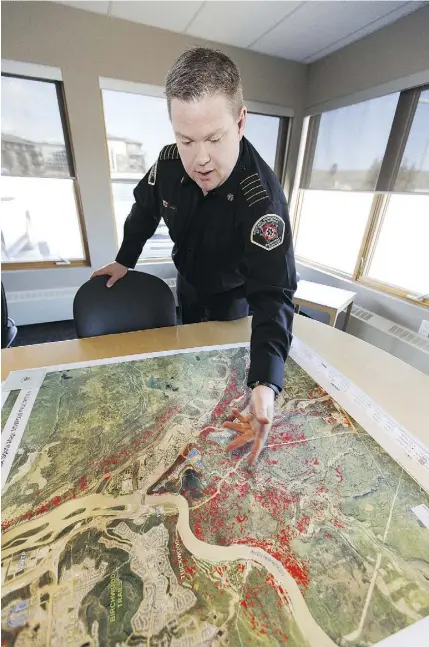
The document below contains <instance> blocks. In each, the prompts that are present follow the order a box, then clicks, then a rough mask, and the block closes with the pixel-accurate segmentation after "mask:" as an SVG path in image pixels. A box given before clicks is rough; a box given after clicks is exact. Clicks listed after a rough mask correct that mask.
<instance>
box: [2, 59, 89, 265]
mask: <svg viewBox="0 0 429 647" xmlns="http://www.w3.org/2000/svg"><path fill="white" fill-rule="evenodd" d="M2 67H3V68H5V69H4V71H3V70H2V73H1V76H2V77H3V76H4V77H7V78H18V79H24V80H28V81H39V82H41V83H51V84H53V85H54V86H55V91H56V96H57V102H58V109H59V113H60V120H61V126H62V130H63V135H64V144H65V149H66V156H67V163H68V166H69V170H70V177H68V178H64V177H63V176H55V175H52V176H49V179H53V180H65V179H69V180H71V181H72V183H73V194H74V199H75V204H76V216H77V222H78V226H79V232H80V237H81V241H82V249H83V254H84V258H82V259H59V260H58V261H54V260H52V261H50V260H43V261H27V262H26V261H13V262H8V261H4V260H2V262H1V269H2V271H5V272H11V271H16V270H36V269H52V268H68V267H89V266H90V265H91V262H90V255H89V246H88V237H87V232H86V227H85V220H84V216H83V205H82V199H81V195H80V190H79V183H78V179H77V174H76V170H75V168H76V167H75V159H74V150H73V143H72V139H71V131H70V122H69V118H68V112H67V102H66V97H65V92H64V84H63V81H62V76H61V72H60V70H57V69H56V68H49V67H46V76H45V75H44V71H45V68H44V66H41V65H32V64H26V63H19V62H16V61H2ZM14 177H19V178H21V179H25V178H26V176H14ZM32 177H33V176H32ZM34 177H35V178H36V179H44V178H37V176H34Z"/></svg>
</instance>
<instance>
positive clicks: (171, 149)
mask: <svg viewBox="0 0 429 647" xmlns="http://www.w3.org/2000/svg"><path fill="white" fill-rule="evenodd" d="M158 159H160V160H178V159H180V155H179V149H178V148H177V144H169V145H168V146H164V148H163V149H162V151H161V152H160V154H159V158H158Z"/></svg>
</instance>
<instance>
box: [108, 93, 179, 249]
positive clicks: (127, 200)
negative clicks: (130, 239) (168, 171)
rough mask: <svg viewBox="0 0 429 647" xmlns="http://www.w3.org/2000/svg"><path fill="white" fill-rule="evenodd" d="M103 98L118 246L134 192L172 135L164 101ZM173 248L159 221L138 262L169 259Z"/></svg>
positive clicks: (133, 96) (123, 95)
mask: <svg viewBox="0 0 429 647" xmlns="http://www.w3.org/2000/svg"><path fill="white" fill-rule="evenodd" d="M102 95H103V107H104V118H105V124H106V138H107V148H108V152H109V164H110V177H111V180H112V195H113V205H114V212H115V223H116V233H117V240H118V247H119V246H120V245H121V243H122V238H123V230H124V222H125V219H126V217H127V216H128V214H129V213H130V211H131V207H132V205H133V203H134V196H133V191H134V189H135V187H136V185H137V184H138V182H139V181H140V180H141V179H142V177H143V176H144V175H145V174H146V173H147V172H148V170H149V169H150V167H151V166H152V165H153V164H154V163H155V162H156V160H157V159H158V155H159V153H160V151H161V149H162V148H163V147H164V146H166V145H167V144H169V143H171V142H174V133H173V129H172V127H171V123H170V119H169V116H168V111H167V102H166V100H165V99H164V98H162V97H153V96H148V95H145V94H135V93H131V92H118V91H116V90H103V91H102ZM172 248H173V243H172V241H171V238H170V236H169V234H168V229H167V227H166V225H165V223H164V222H163V221H161V222H160V224H159V226H158V229H157V230H156V232H155V234H154V236H152V238H151V239H150V240H148V241H147V243H146V245H145V246H144V249H143V253H142V255H141V257H140V260H148V259H161V258H164V259H165V258H169V257H170V256H171V250H172Z"/></svg>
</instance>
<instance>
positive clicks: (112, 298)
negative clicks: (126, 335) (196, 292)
mask: <svg viewBox="0 0 429 647" xmlns="http://www.w3.org/2000/svg"><path fill="white" fill-rule="evenodd" d="M108 279H109V277H108V276H96V277H95V278H93V279H91V280H89V281H87V282H86V283H84V284H83V285H82V286H81V287H80V288H79V290H78V291H77V293H76V296H75V298H74V302H73V316H74V322H75V326H76V333H77V336H78V337H98V336H99V335H111V334H114V333H122V332H132V331H134V330H146V329H147V328H163V327H165V326H175V325H176V304H175V301H174V296H173V293H172V291H171V290H170V288H169V287H168V285H167V284H166V283H165V282H164V281H163V280H162V279H160V278H158V277H157V276H153V275H152V274H145V273H144V272H134V271H129V272H128V273H127V274H126V275H125V276H124V278H123V279H120V280H119V281H117V282H116V283H115V285H113V286H112V287H111V288H107V287H106V283H107V281H108Z"/></svg>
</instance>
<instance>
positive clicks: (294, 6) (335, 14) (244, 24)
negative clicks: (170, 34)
mask: <svg viewBox="0 0 429 647" xmlns="http://www.w3.org/2000/svg"><path fill="white" fill-rule="evenodd" d="M62 4H67V5H71V6H73V7H76V8H78V9H84V10H86V11H93V12H96V13H100V14H104V15H107V16H112V17H115V18H122V19H124V20H131V21H132V22H137V23H142V24H144V25H150V26H152V27H160V28H161V29H167V30H169V31H174V32H177V33H180V34H189V35H191V36H195V37H198V38H202V39H204V40H210V41H215V42H218V43H224V44H226V45H235V46H236V47H243V48H245V49H250V50H253V51H255V52H261V53H263V54H270V55H272V56H278V57H280V58H284V59H289V60H294V61H300V62H302V63H312V62H313V61H316V60H317V59H319V58H323V56H326V55H327V54H330V53H331V52H334V51H335V50H338V49H340V48H341V47H344V46H345V45H348V44H349V43H352V42H353V41H356V40H359V39H360V38H362V37H363V36H366V35H367V34H370V33H372V32H374V31H377V29H381V28H382V27H385V26H386V25H388V24H390V23H392V22H395V20H398V19H399V18H402V17H403V16H405V15H406V14H409V13H411V12H412V11H415V10H416V9H419V8H420V7H421V6H423V5H425V4H428V2H427V1H426V2H415V1H413V2H403V0H393V1H390V0H377V1H374V0H364V1H362V0H361V1H358V2H357V1H355V0H337V1H327V0H312V1H310V2H308V1H307V2H292V1H289V0H287V1H286V0H275V1H273V0H263V1H258V0H241V1H233V0H219V1H213V2H211V1H209V2H201V1H200V0H195V1H190V0H183V1H182V0H176V1H175V2H171V1H169V0H156V1H152V0H140V1H139V0H134V1H133V2H128V1H122V0H121V1H118V2H115V1H113V2H104V1H88V0H85V1H81V2H68V1H67V2H62Z"/></svg>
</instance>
